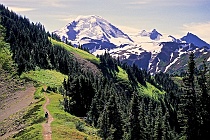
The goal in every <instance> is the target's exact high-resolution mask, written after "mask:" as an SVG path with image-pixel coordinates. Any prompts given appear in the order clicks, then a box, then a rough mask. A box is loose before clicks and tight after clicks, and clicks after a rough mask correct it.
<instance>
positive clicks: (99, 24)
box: [54, 15, 133, 51]
mask: <svg viewBox="0 0 210 140" xmlns="http://www.w3.org/2000/svg"><path fill="white" fill-rule="evenodd" d="M54 33H56V34H57V35H59V36H60V38H61V39H62V40H63V41H65V40H66V39H67V40H68V41H70V42H72V44H74V45H79V44H80V45H83V44H86V45H87V44H88V46H87V47H88V48H89V50H93V51H94V49H99V48H100V47H102V48H107V49H111V48H115V47H116V46H119V45H121V44H127V43H132V42H133V41H132V40H131V38H130V37H129V36H128V35H126V34H125V33H123V32H122V31H121V30H120V29H118V28H117V27H115V26H114V25H112V24H111V23H109V22H108V21H106V20H105V19H103V18H102V17H100V16H95V15H90V16H79V17H77V18H76V19H75V20H74V21H72V22H71V23H69V24H67V25H66V26H65V27H63V28H61V29H60V30H56V31H54Z"/></svg>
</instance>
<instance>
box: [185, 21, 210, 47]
mask: <svg viewBox="0 0 210 140" xmlns="http://www.w3.org/2000/svg"><path fill="white" fill-rule="evenodd" d="M182 32H183V33H185V34H186V33H187V32H191V33H193V34H196V35H197V36H198V37H200V38H201V39H202V40H204V41H206V42H207V43H210V34H209V33H210V21H208V22H205V23H190V24H184V25H183V27H182Z"/></svg>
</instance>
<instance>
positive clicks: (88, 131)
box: [14, 69, 100, 140]
mask: <svg viewBox="0 0 210 140" xmlns="http://www.w3.org/2000/svg"><path fill="white" fill-rule="evenodd" d="M21 78H22V79H28V80H32V81H34V82H35V83H38V85H39V86H38V87H37V90H36V92H35V96H36V97H37V96H38V97H39V98H36V99H37V102H36V103H34V105H33V106H32V107H30V108H29V109H28V111H27V113H26V114H25V116H24V118H25V119H26V121H27V127H26V128H25V129H24V130H23V131H21V132H20V133H18V134H16V135H15V136H14V138H15V139H28V138H29V139H36V140H42V139H43V136H42V126H41V124H42V123H43V122H44V120H45V119H44V111H43V107H42V105H43V104H44V102H45V98H44V90H43V88H44V86H52V87H59V86H61V85H62V82H63V79H64V78H66V76H65V75H63V74H61V73H59V72H57V71H55V70H43V69H41V70H37V71H29V72H25V73H23V74H22V75H21ZM47 96H48V97H49V99H50V105H49V106H47V108H48V110H49V111H50V113H51V115H52V116H53V118H54V121H53V122H52V124H51V128H52V139H54V140H59V139H78V140H83V139H89V140H95V139H100V138H99V137H98V136H97V135H96V134H97V130H96V129H95V128H92V127H90V126H88V125H87V124H86V123H85V122H84V120H83V119H80V118H77V117H75V116H72V115H71V114H69V113H67V112H65V111H64V110H63V105H62V100H63V97H62V95H60V94H56V93H53V92H51V93H49V94H47ZM79 130H80V131H79Z"/></svg>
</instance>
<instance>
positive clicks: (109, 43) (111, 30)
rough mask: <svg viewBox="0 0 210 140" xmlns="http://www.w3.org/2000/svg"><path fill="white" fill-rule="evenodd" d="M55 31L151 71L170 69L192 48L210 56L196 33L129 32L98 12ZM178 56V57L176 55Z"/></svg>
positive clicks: (69, 39)
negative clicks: (178, 36) (176, 34)
mask: <svg viewBox="0 0 210 140" xmlns="http://www.w3.org/2000/svg"><path fill="white" fill-rule="evenodd" d="M54 33H56V34H57V35H58V36H60V37H61V39H62V40H63V41H64V40H66V39H68V41H70V42H72V44H74V46H75V47H77V45H78V44H79V45H83V47H85V48H87V49H89V52H90V53H92V54H94V55H101V54H103V53H104V52H106V51H108V52H109V53H110V54H111V55H112V56H113V57H115V58H118V57H119V58H120V60H121V61H123V62H126V63H128V64H130V65H132V64H136V65H138V66H139V68H142V69H146V70H148V71H150V72H151V73H157V72H160V71H162V72H167V71H170V70H171V69H173V68H172V66H173V65H174V64H175V61H174V60H176V61H178V60H177V59H181V60H182V58H181V57H183V54H187V53H188V52H189V51H195V52H198V53H197V54H199V57H200V56H201V55H203V53H207V55H206V54H204V55H205V59H206V60H209V52H210V49H209V48H210V45H209V44H208V43H206V42H205V41H203V40H202V39H200V38H199V37H198V36H196V35H194V34H193V33H187V35H185V36H183V37H181V38H180V39H177V38H175V37H173V36H172V35H168V36H166V35H163V34H161V33H160V32H158V31H157V30H156V29H153V30H151V31H146V30H142V31H140V32H137V33H136V35H128V34H126V33H124V32H123V31H122V30H120V29H119V28H117V27H116V26H114V25H112V24H111V23H109V22H108V21H107V20H105V19H103V18H102V17H100V16H96V15H89V16H79V17H77V18H76V19H75V20H74V21H72V22H70V23H69V24H67V25H66V26H65V27H64V28H63V29H60V30H56V31H55V32H54ZM72 36H74V38H72ZM191 46H193V47H191ZM204 46H206V47H204ZM203 47H204V50H202V48H203ZM186 48H188V49H186ZM171 50H173V51H171ZM179 53H181V55H180V56H179ZM175 56H176V57H178V58H177V59H175ZM172 57H173V58H172ZM163 63H164V64H163ZM159 65H163V66H159Z"/></svg>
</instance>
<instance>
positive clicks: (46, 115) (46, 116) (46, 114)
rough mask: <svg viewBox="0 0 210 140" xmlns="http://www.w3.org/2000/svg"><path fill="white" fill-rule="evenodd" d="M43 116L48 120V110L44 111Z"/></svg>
mask: <svg viewBox="0 0 210 140" xmlns="http://www.w3.org/2000/svg"><path fill="white" fill-rule="evenodd" d="M45 118H46V120H47V122H48V112H46V113H45Z"/></svg>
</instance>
